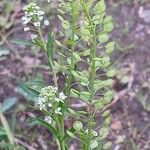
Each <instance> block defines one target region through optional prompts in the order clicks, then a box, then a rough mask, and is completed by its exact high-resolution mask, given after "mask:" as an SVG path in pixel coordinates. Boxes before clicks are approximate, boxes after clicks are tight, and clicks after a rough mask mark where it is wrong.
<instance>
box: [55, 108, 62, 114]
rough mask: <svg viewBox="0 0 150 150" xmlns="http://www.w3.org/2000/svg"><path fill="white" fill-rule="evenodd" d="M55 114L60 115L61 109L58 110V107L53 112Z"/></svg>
mask: <svg viewBox="0 0 150 150" xmlns="http://www.w3.org/2000/svg"><path fill="white" fill-rule="evenodd" d="M55 114H59V115H62V112H61V108H60V107H58V108H57V109H56V110H55Z"/></svg>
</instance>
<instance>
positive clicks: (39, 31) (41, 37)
mask: <svg viewBox="0 0 150 150" xmlns="http://www.w3.org/2000/svg"><path fill="white" fill-rule="evenodd" d="M38 33H39V36H40V39H41V42H42V45H43V49H44V51H45V52H46V53H47V46H46V44H45V41H44V38H43V35H42V32H41V29H40V28H38ZM48 62H49V64H50V67H51V69H52V72H53V76H54V84H55V87H58V84H57V75H56V71H55V69H54V64H53V61H52V58H49V57H48Z"/></svg>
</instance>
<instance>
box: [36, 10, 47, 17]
mask: <svg viewBox="0 0 150 150" xmlns="http://www.w3.org/2000/svg"><path fill="white" fill-rule="evenodd" d="M44 14H45V12H44V11H41V10H39V11H38V12H37V15H38V16H42V15H44Z"/></svg>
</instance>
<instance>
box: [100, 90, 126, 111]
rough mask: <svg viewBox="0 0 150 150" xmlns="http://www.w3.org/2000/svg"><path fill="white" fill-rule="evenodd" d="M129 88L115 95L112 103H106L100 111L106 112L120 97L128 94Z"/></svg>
mask: <svg viewBox="0 0 150 150" xmlns="http://www.w3.org/2000/svg"><path fill="white" fill-rule="evenodd" d="M127 92H128V90H127V89H124V90H122V91H120V92H118V93H117V94H116V95H115V96H114V99H113V100H112V102H111V103H109V104H108V105H106V106H105V107H103V109H102V110H101V111H100V112H101V113H102V112H104V111H105V110H106V109H108V108H109V107H111V106H113V105H114V104H115V103H116V102H117V101H118V100H119V99H120V98H122V97H123V96H125V95H126V94H127Z"/></svg>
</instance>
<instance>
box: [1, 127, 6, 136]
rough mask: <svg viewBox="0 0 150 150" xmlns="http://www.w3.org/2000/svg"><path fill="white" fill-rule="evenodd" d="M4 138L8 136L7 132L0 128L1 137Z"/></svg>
mask: <svg viewBox="0 0 150 150" xmlns="http://www.w3.org/2000/svg"><path fill="white" fill-rule="evenodd" d="M2 136H7V134H6V132H5V130H4V129H3V128H2V127H0V137H2Z"/></svg>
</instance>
